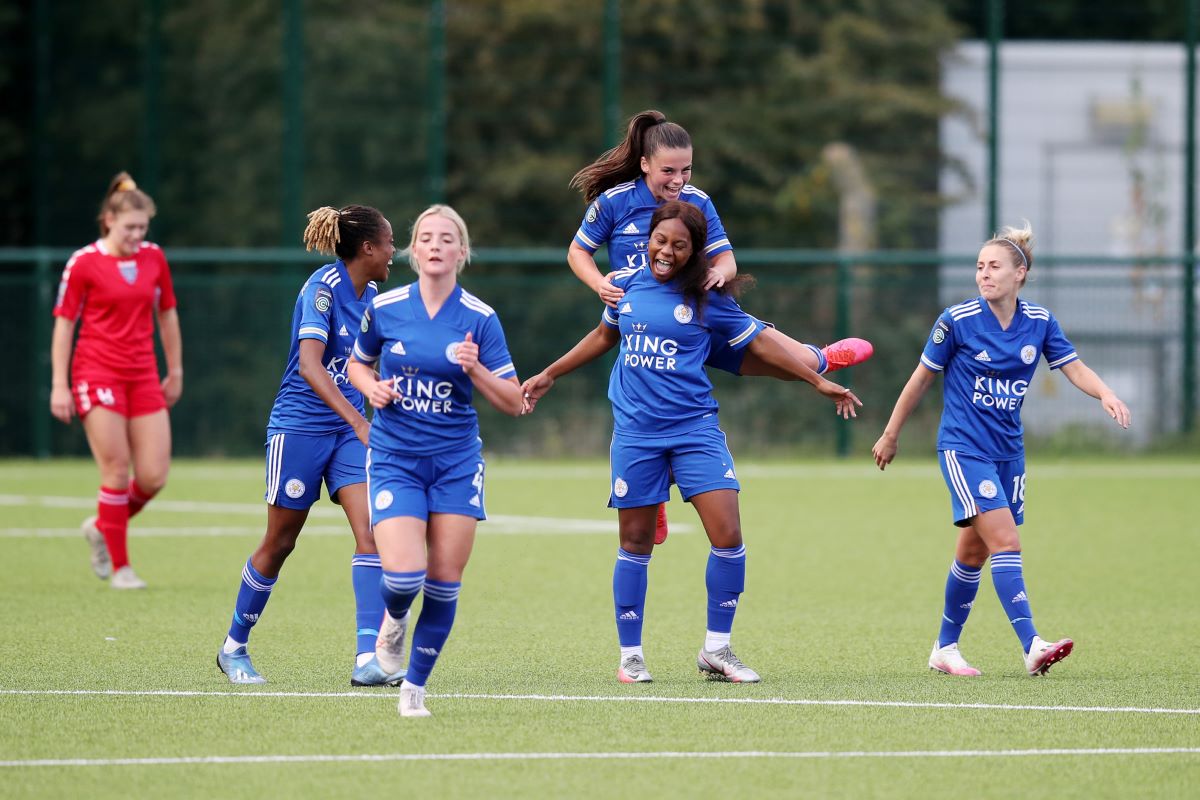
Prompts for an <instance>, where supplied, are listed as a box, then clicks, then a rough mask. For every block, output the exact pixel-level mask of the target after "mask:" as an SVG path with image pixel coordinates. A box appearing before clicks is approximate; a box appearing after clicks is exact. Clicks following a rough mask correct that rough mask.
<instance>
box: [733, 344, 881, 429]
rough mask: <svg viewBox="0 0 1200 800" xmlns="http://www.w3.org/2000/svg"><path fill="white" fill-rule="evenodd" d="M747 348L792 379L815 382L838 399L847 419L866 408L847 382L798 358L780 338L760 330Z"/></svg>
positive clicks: (825, 393)
mask: <svg viewBox="0 0 1200 800" xmlns="http://www.w3.org/2000/svg"><path fill="white" fill-rule="evenodd" d="M747 350H749V351H750V352H751V353H752V354H754V355H755V356H757V357H758V358H759V359H761V360H762V361H763V363H765V364H767V365H769V366H771V367H774V368H775V369H777V370H779V371H780V372H781V373H782V374H784V375H786V376H789V377H790V378H791V379H793V380H801V381H805V382H806V383H811V384H812V387H813V388H814V389H816V390H817V391H818V392H820V393H821V394H822V395H823V396H824V397H827V398H828V399H830V400H832V401H833V402H834V405H835V406H836V408H837V413H838V414H840V415H841V417H842V418H843V419H850V418H851V417H857V416H858V413H857V409H859V408H862V401H861V400H859V399H858V397H856V396H855V394H854V392H852V391H850V390H849V389H847V388H846V387H845V386H840V385H838V384H836V383H834V382H832V381H827V380H825V378H823V377H821V376H820V375H818V374H817V373H816V372H814V371H813V370H812V369H811V368H809V367H808V365H806V364H805V363H804V362H803V361H801V360H800V359H798V358H797V357H796V356H795V355H794V354H793V353H792V352H791V351H790V350H788V349H787V347H785V346H784V345H783V344H782V343H781V342H780V341H779V340H778V339H777V338H775V337H773V336H763V335H762V334H759V335H758V336H755V337H754V339H753V340H752V341H751V342H750V344H749V345H747Z"/></svg>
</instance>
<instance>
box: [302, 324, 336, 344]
mask: <svg viewBox="0 0 1200 800" xmlns="http://www.w3.org/2000/svg"><path fill="white" fill-rule="evenodd" d="M296 337H297V338H299V339H320V340H321V341H322V342H328V341H329V331H327V330H324V329H323V328H314V327H312V326H311V325H305V326H303V327H302V328H300V330H298V331H296Z"/></svg>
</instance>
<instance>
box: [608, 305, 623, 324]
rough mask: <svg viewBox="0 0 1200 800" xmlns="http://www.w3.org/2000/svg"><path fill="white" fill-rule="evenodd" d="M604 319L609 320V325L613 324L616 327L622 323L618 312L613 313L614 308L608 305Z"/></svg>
mask: <svg viewBox="0 0 1200 800" xmlns="http://www.w3.org/2000/svg"><path fill="white" fill-rule="evenodd" d="M604 321H605V322H607V323H608V324H609V325H612V326H613V327H614V328H615V327H617V326H618V325H620V319H619V318H618V317H617V315H616V314H614V313H613V310H612V309H611V308H609V307H608V306H605V307H604Z"/></svg>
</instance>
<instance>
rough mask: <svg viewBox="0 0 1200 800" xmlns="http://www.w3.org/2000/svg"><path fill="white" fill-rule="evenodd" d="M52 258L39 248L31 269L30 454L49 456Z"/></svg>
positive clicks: (46, 249) (47, 250) (43, 249)
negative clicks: (32, 301) (32, 311)
mask: <svg viewBox="0 0 1200 800" xmlns="http://www.w3.org/2000/svg"><path fill="white" fill-rule="evenodd" d="M53 280H54V279H53V275H52V273H51V255H50V250H49V249H48V248H44V247H41V248H38V251H37V258H36V260H35V261H34V268H33V297H34V314H33V337H34V339H33V356H32V358H30V362H31V368H32V369H31V378H32V381H31V383H32V385H31V387H30V391H29V420H30V423H31V424H32V425H33V454H34V455H35V456H37V457H38V458H49V457H50V312H51V311H52V310H53V309H52V307H51V298H52V297H53V296H54V282H53Z"/></svg>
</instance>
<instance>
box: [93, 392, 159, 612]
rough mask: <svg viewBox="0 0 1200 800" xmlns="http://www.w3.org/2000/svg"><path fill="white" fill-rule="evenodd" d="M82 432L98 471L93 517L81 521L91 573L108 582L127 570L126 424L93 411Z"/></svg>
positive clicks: (100, 410)
mask: <svg viewBox="0 0 1200 800" xmlns="http://www.w3.org/2000/svg"><path fill="white" fill-rule="evenodd" d="M83 430H84V432H85V433H86V434H87V440H88V446H89V447H90V448H91V451H92V457H93V458H94V459H95V460H96V466H97V467H98V468H99V470H100V491H99V493H98V497H97V504H96V516H95V517H89V518H88V519H86V520H84V523H83V531H84V536H86V537H87V539H88V543H89V544H90V545H91V547H92V570H93V571H94V572H95V573H96V575H97V576H99V577H100V578H107V577H109V576H110V575H111V574H112V573H113V572H115V571H116V570H119V569H121V568H122V567H127V566H129V550H128V537H129V460H130V449H129V421H128V420H127V419H125V417H123V416H122V415H120V414H118V413H116V412H114V411H109V410H108V409H106V408H101V407H94V408H92V409H91V410H90V411H88V412H87V414H86V416H84V418H83ZM96 533H99V534H100V535H99V536H96ZM134 577H135V578H136V576H134ZM137 583H140V581H134V582H131V583H130V588H140V587H137V586H136V584H137ZM141 586H142V587H144V586H145V584H144V583H142V584H141Z"/></svg>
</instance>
